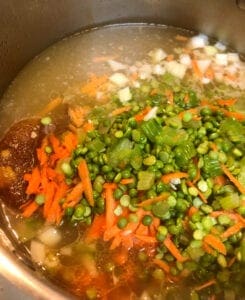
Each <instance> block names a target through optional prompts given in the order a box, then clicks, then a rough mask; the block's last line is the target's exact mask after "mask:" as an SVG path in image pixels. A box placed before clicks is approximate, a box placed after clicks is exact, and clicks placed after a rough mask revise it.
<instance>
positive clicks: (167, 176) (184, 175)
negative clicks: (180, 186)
mask: <svg viewBox="0 0 245 300" xmlns="http://www.w3.org/2000/svg"><path fill="white" fill-rule="evenodd" d="M188 176H189V175H188V173H185V172H173V173H169V174H165V175H163V176H162V181H163V182H164V183H165V184H169V183H170V181H171V180H172V179H176V178H188Z"/></svg>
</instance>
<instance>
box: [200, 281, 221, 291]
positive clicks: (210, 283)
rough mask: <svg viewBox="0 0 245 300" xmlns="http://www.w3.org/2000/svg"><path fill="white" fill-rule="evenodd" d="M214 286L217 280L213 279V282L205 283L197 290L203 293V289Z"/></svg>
mask: <svg viewBox="0 0 245 300" xmlns="http://www.w3.org/2000/svg"><path fill="white" fill-rule="evenodd" d="M214 284H216V280H215V279H211V280H209V281H207V282H205V283H203V284H202V285H199V286H197V287H195V290H196V291H201V290H203V289H205V288H207V287H209V286H211V285H214Z"/></svg>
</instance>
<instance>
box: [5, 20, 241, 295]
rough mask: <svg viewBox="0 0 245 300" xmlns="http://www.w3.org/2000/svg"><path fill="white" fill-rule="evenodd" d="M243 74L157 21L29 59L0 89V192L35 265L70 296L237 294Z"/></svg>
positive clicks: (229, 58)
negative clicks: (0, 92)
mask: <svg viewBox="0 0 245 300" xmlns="http://www.w3.org/2000/svg"><path fill="white" fill-rule="evenodd" d="M244 79H245V65H244V62H243V61H242V59H241V57H239V55H238V54H237V53H235V52H234V51H232V50H230V49H227V47H226V46H225V45H223V44H222V43H220V42H216V41H213V40H212V39H209V38H208V37H207V36H204V35H201V34H200V35H194V33H192V32H189V31H185V30H182V29H177V28H171V27H165V26H160V25H159V26H157V25H124V26H108V27H102V28H96V29H93V30H91V31H85V32H82V33H79V34H75V35H73V36H71V37H68V38H66V39H64V40H62V41H60V42H59V43H57V44H55V45H53V46H51V47H50V48H49V49H47V50H45V51H44V52H43V53H41V54H40V55H39V56H37V57H36V58H34V59H33V61H31V62H30V63H29V64H28V65H27V66H26V67H25V68H24V69H23V70H22V71H21V72H20V74H19V75H18V76H17V77H16V79H15V80H14V81H13V82H12V84H11V85H10V87H9V89H8V90H7V91H6V93H5V95H4V96H3V99H2V100H1V106H0V119H1V122H0V133H1V136H2V142H1V148H0V150H1V161H2V162H1V163H0V179H1V182H2V183H1V185H0V192H1V194H0V196H1V198H2V210H3V212H4V215H5V216H6V218H5V220H4V221H5V222H6V223H7V224H8V227H9V228H11V231H12V234H13V236H14V238H15V240H16V242H17V243H19V245H21V246H23V247H24V248H25V249H26V251H27V252H28V254H29V256H30V259H31V260H32V262H33V264H34V266H35V268H37V270H40V272H43V274H45V276H47V277H48V278H50V280H52V281H53V282H54V283H56V284H58V285H60V286H61V287H62V288H64V289H67V290H68V291H70V292H71V293H72V294H74V295H77V296H78V297H80V298H82V299H116V298H118V299H242V297H243V295H244V293H245V291H244V286H243V285H244V279H243V278H244V275H245V274H244V263H245V237H244V227H245V219H244V216H245V206H244V204H245V202H244V201H245V198H244V194H245V161H244V158H243V157H244V148H245V147H244V145H245V124H244V120H245V115H244V101H245V98H244V97H245V94H244V87H245V83H244V81H245V80H244ZM13 124H15V125H13ZM9 128H10V129H9Z"/></svg>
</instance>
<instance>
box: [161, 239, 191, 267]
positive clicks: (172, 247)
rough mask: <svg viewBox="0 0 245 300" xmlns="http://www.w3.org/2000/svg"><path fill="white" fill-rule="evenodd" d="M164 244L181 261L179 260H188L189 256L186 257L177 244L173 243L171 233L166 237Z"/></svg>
mask: <svg viewBox="0 0 245 300" xmlns="http://www.w3.org/2000/svg"><path fill="white" fill-rule="evenodd" d="M163 243H164V246H165V247H166V248H167V249H168V250H169V252H170V253H171V254H172V255H173V256H174V257H175V258H176V259H177V260H178V261H179V262H184V261H186V260H187V259H188V258H186V257H184V256H183V255H182V254H181V253H180V251H179V249H178V248H177V247H176V246H175V244H174V243H173V241H172V240H171V238H170V235H167V237H166V238H165V240H164V241H163Z"/></svg>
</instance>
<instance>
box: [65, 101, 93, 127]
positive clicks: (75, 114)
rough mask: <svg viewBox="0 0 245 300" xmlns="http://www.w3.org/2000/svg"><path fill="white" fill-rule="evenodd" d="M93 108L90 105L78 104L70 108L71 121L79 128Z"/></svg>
mask: <svg viewBox="0 0 245 300" xmlns="http://www.w3.org/2000/svg"><path fill="white" fill-rule="evenodd" d="M90 110H91V108H90V107H89V106H80V105H76V106H73V107H69V108H68V116H69V118H70V120H71V123H72V124H73V125H74V126H76V127H77V128H79V127H81V126H82V125H83V123H84V122H85V118H86V116H87V115H88V113H89V112H90Z"/></svg>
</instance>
